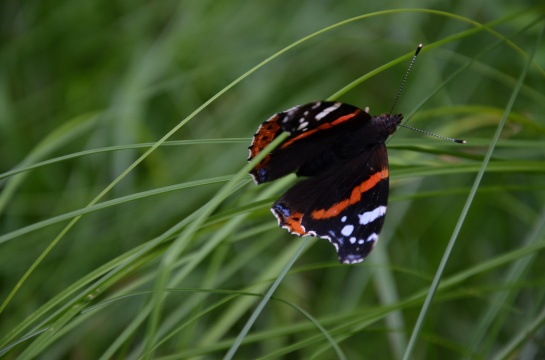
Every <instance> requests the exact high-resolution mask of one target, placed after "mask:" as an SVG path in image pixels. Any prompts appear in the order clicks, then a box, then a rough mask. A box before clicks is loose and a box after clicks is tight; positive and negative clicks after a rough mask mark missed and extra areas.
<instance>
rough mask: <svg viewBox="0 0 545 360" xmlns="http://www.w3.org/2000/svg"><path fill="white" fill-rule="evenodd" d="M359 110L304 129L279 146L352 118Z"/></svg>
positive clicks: (284, 145)
mask: <svg viewBox="0 0 545 360" xmlns="http://www.w3.org/2000/svg"><path fill="white" fill-rule="evenodd" d="M360 112H361V110H359V109H358V110H356V111H354V112H353V113H350V114H348V115H345V116H341V117H340V118H338V119H336V120H335V121H332V122H330V123H323V124H322V125H320V126H318V127H317V128H314V129H312V130H309V131H305V132H303V133H301V134H299V135H297V136H296V137H294V138H293V139H290V140H288V141H286V142H285V143H283V144H282V146H281V147H282V148H284V147H286V146H289V145H290V144H292V143H293V142H295V141H298V140H300V139H303V138H305V137H307V136H309V135H312V134H314V133H315V132H317V131H321V130H325V129H329V128H331V127H333V126H335V125H339V124H340V123H343V122H345V121H346V120H349V119H351V118H353V117H354V116H356V115H358V114H359V113H360Z"/></svg>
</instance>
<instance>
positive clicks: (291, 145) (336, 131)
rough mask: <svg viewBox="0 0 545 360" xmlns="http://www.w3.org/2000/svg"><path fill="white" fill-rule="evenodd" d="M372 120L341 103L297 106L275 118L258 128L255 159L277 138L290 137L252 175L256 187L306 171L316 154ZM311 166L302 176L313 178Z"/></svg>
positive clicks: (367, 115) (361, 111) (355, 108)
mask: <svg viewBox="0 0 545 360" xmlns="http://www.w3.org/2000/svg"><path fill="white" fill-rule="evenodd" d="M370 119H371V116H370V115H369V114H367V113H366V112H364V111H363V110H361V109H359V108H357V107H355V106H352V105H349V104H343V103H339V102H330V101H319V102H312V103H308V104H305V105H299V106H295V107H293V108H291V109H289V110H286V111H283V112H280V113H278V114H275V115H274V116H272V117H271V118H270V119H268V120H267V121H265V122H264V123H263V124H261V126H260V127H259V129H258V131H257V132H256V134H255V135H254V137H253V140H252V144H251V145H250V147H249V149H250V156H249V158H248V161H249V160H251V159H253V158H254V157H255V156H256V155H257V154H259V153H260V152H261V150H263V149H264V148H265V147H266V146H267V145H269V144H270V143H271V142H272V141H273V140H274V139H275V138H276V137H278V135H280V134H281V133H282V132H284V131H286V132H288V133H289V134H290V135H289V137H288V138H287V139H286V140H285V141H284V142H283V143H282V144H281V145H280V146H279V147H278V148H276V149H275V150H273V151H272V152H271V153H269V154H268V155H267V156H266V157H265V158H264V159H263V160H262V161H261V162H260V163H259V164H258V165H257V166H256V167H255V168H254V169H253V170H252V171H251V172H250V174H251V175H252V177H253V178H254V180H255V182H256V183H257V184H261V183H264V182H268V181H272V180H276V179H278V178H280V177H282V176H285V175H287V174H289V173H291V172H295V171H298V169H299V168H301V167H304V165H305V164H306V163H307V162H308V160H309V159H312V158H314V157H316V154H319V153H320V152H323V150H324V149H329V148H331V147H333V146H335V143H336V142H338V141H339V139H340V138H341V137H342V134H346V133H350V132H353V131H354V130H355V129H357V128H359V127H360V126H361V124H362V123H364V122H366V121H369V120H370ZM309 171H311V172H312V168H309V167H308V166H307V167H306V168H305V169H304V171H303V172H304V173H302V174H301V173H299V175H307V176H308V175H313V174H311V173H310V174H309V173H308V172H309Z"/></svg>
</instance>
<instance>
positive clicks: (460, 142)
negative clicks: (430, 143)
mask: <svg viewBox="0 0 545 360" xmlns="http://www.w3.org/2000/svg"><path fill="white" fill-rule="evenodd" d="M398 126H400V127H404V128H405V129H409V130H414V131H418V132H420V133H422V134H426V135H430V136H435V137H436V138H439V139H443V140H448V141H452V142H455V143H458V144H465V143H466V141H465V140H459V139H453V138H449V137H446V136H441V135H437V134H434V133H432V132H429V131H426V130H420V129H417V128H413V127H410V126H407V125H401V124H400V125H398Z"/></svg>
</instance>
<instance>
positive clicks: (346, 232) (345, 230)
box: [341, 225, 354, 236]
mask: <svg viewBox="0 0 545 360" xmlns="http://www.w3.org/2000/svg"><path fill="white" fill-rule="evenodd" d="M352 231H354V225H345V226H344V227H343V229H342V230H341V234H343V235H344V236H350V235H352Z"/></svg>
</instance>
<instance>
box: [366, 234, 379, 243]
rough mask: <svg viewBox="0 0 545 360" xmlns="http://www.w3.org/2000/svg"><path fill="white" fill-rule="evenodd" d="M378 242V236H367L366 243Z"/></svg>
mask: <svg viewBox="0 0 545 360" xmlns="http://www.w3.org/2000/svg"><path fill="white" fill-rule="evenodd" d="M377 240H378V235H377V233H372V234H371V235H369V237H368V238H367V241H377Z"/></svg>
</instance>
